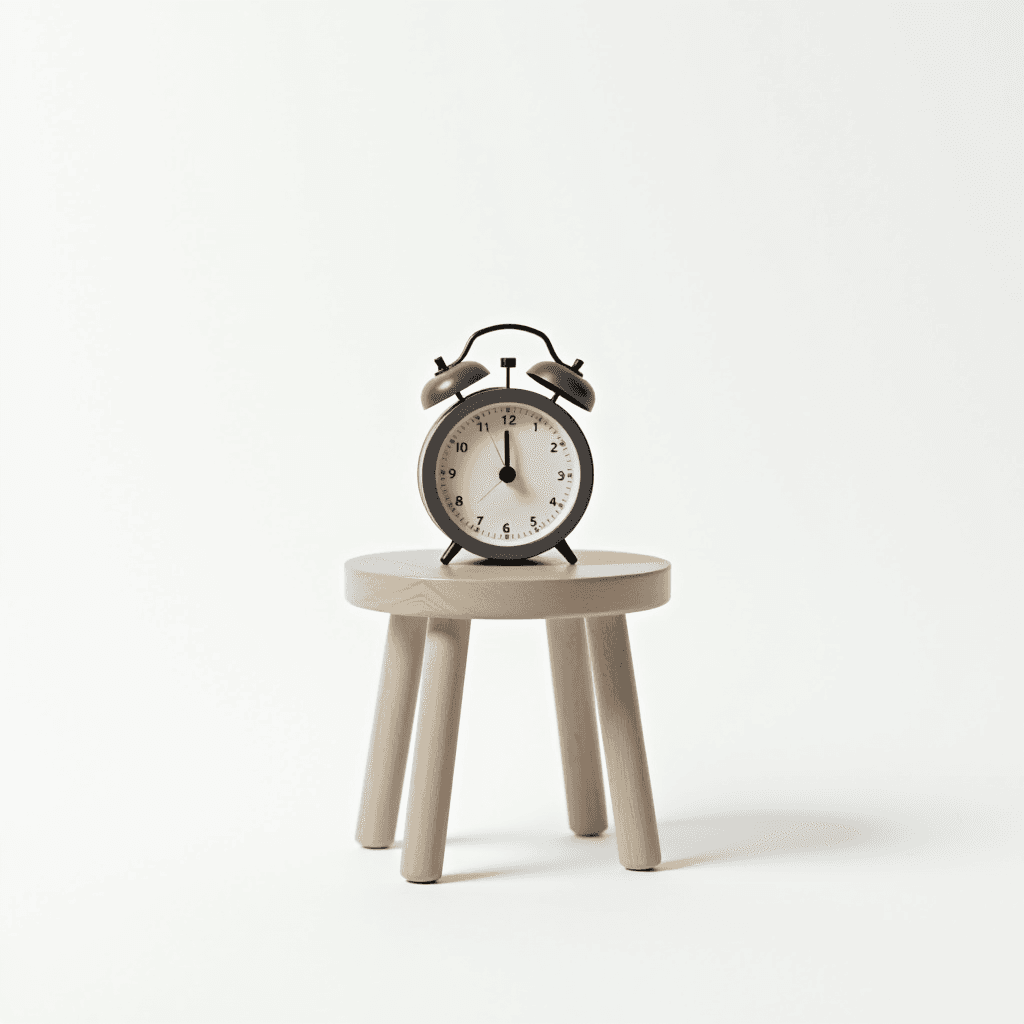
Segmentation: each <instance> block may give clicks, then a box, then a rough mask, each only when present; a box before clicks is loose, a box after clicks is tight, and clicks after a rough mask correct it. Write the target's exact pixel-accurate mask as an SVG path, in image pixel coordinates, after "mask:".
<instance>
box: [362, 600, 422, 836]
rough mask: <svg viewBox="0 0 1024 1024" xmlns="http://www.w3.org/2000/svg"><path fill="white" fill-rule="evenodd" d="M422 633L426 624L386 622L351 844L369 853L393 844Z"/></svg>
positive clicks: (401, 619)
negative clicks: (353, 835)
mask: <svg viewBox="0 0 1024 1024" xmlns="http://www.w3.org/2000/svg"><path fill="white" fill-rule="evenodd" d="M426 632H427V620H426V619H418V618H413V617H411V616H405V615H392V616H391V620H390V621H389V622H388V638H387V642H386V644H385V647H384V664H383V666H382V667H381V673H380V689H379V690H378V693H377V711H376V714H375V715H374V719H373V735H372V736H371V737H370V753H369V755H368V756H367V758H366V776H365V778H364V780H363V799H362V803H361V804H360V806H359V824H358V827H357V829H356V841H357V842H359V843H360V844H361V845H363V846H366V847H370V848H371V849H381V848H383V847H385V846H390V845H391V844H392V842H394V839H395V826H396V824H397V822H398V805H399V803H400V802H401V800H402V785H403V783H404V781H405V764H406V760H407V758H408V756H409V739H410V737H411V736H412V722H413V716H414V714H415V711H416V694H417V693H418V691H419V688H420V668H421V666H422V664H423V641H424V639H425V637H426Z"/></svg>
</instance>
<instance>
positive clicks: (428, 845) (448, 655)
mask: <svg viewBox="0 0 1024 1024" xmlns="http://www.w3.org/2000/svg"><path fill="white" fill-rule="evenodd" d="M468 649H469V619H431V620H430V622H429V623H428V624H427V646H426V658H425V662H426V663H425V665H424V671H423V689H422V692H421V694H420V720H419V725H418V726H417V728H416V752H415V754H414V755H413V761H412V784H411V788H410V791H409V810H408V814H407V817H406V819H405V838H404V840H403V841H402V876H403V877H404V878H407V879H408V880H409V881H410V882H436V881H437V880H438V879H439V878H440V877H441V868H442V867H443V866H444V844H445V840H446V839H447V838H448V809H449V807H450V805H451V799H452V776H453V775H454V773H455V746H456V744H457V743H458V739H459V715H460V713H461V711H462V685H463V683H464V682H465V679H466V652H467V651H468Z"/></svg>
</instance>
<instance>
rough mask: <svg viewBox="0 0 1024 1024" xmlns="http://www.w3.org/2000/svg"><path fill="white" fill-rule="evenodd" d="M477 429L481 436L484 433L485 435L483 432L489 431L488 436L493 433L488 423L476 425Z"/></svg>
mask: <svg viewBox="0 0 1024 1024" xmlns="http://www.w3.org/2000/svg"><path fill="white" fill-rule="evenodd" d="M476 429H477V430H479V431H480V433H481V434H482V433H483V432H484V431H485V430H486V431H487V433H488V434H489V433H490V432H491V428H490V427H489V426H488V425H487V424H486V423H478V424H477V425H476Z"/></svg>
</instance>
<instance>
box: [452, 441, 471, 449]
mask: <svg viewBox="0 0 1024 1024" xmlns="http://www.w3.org/2000/svg"><path fill="white" fill-rule="evenodd" d="M468 447H469V445H467V444H466V442H465V441H460V442H459V443H458V444H457V445H456V446H455V450H456V451H457V452H464V451H465V450H466V449H467V448H468Z"/></svg>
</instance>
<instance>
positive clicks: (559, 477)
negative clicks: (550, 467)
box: [558, 470, 565, 480]
mask: <svg viewBox="0 0 1024 1024" xmlns="http://www.w3.org/2000/svg"><path fill="white" fill-rule="evenodd" d="M558 479H559V480H564V479H565V474H564V473H563V472H562V471H561V470H559V471H558Z"/></svg>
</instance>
